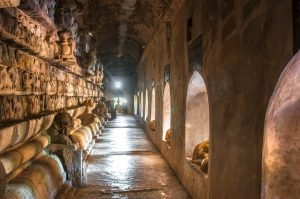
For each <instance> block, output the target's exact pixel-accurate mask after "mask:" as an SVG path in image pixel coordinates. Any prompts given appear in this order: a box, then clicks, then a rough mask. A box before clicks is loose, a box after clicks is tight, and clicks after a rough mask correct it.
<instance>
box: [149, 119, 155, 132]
mask: <svg viewBox="0 0 300 199" xmlns="http://www.w3.org/2000/svg"><path fill="white" fill-rule="evenodd" d="M149 127H150V129H151V130H152V131H155V120H152V121H151V122H150V123H149Z"/></svg>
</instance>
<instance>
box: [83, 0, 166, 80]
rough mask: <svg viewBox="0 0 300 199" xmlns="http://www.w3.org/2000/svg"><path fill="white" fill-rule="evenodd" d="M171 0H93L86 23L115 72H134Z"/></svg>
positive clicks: (105, 61) (106, 66) (108, 66)
mask: <svg viewBox="0 0 300 199" xmlns="http://www.w3.org/2000/svg"><path fill="white" fill-rule="evenodd" d="M170 1H171V0H89V1H88V3H89V5H88V9H87V10H88V13H87V14H86V17H85V23H87V25H88V26H89V29H90V32H91V33H92V35H93V37H94V39H95V41H96V45H97V51H98V56H99V57H100V60H101V62H102V63H103V65H104V69H105V70H106V72H107V73H110V74H111V75H132V74H134V73H135V71H136V66H137V65H138V63H139V60H140V57H141V54H142V51H143V48H144V47H145V45H146V43H147V41H149V39H151V37H152V35H153V33H154V31H155V29H156V27H157V25H158V22H159V20H160V18H161V16H162V15H163V12H164V10H165V9H166V7H167V6H168V4H169V2H170Z"/></svg>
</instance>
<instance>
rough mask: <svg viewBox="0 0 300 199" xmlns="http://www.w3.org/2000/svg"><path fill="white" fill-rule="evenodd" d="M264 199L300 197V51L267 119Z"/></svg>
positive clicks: (277, 90) (284, 75)
mask: <svg viewBox="0 0 300 199" xmlns="http://www.w3.org/2000/svg"><path fill="white" fill-rule="evenodd" d="M262 162H263V164H262V165H263V168H262V189H261V190H262V198H264V199H272V198H299V193H300V183H299V182H300V169H299V165H300V52H298V53H297V54H296V55H295V57H294V58H293V59H292V60H291V61H290V63H289V64H288V65H287V66H286V68H285V69H284V71H283V72H282V74H281V76H280V78H279V81H278V83H277V85H276V88H275V91H274V93H273V95H272V97H271V100H270V103H269V107H268V110H267V114H266V119H265V132H264V142H263V157H262Z"/></svg>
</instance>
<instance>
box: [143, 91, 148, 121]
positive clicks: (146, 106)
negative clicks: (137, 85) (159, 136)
mask: <svg viewBox="0 0 300 199" xmlns="http://www.w3.org/2000/svg"><path fill="white" fill-rule="evenodd" d="M148 101H149V100H148V90H147V89H146V94H145V114H144V116H145V117H144V119H145V121H148V120H149V118H148V117H149V112H148V107H149V104H148Z"/></svg>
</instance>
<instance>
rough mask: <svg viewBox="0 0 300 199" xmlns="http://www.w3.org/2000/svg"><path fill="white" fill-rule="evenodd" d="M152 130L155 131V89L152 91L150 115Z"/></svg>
mask: <svg viewBox="0 0 300 199" xmlns="http://www.w3.org/2000/svg"><path fill="white" fill-rule="evenodd" d="M150 117H151V118H150V128H151V130H152V131H155V88H154V87H153V88H152V91H151V113H150Z"/></svg>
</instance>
